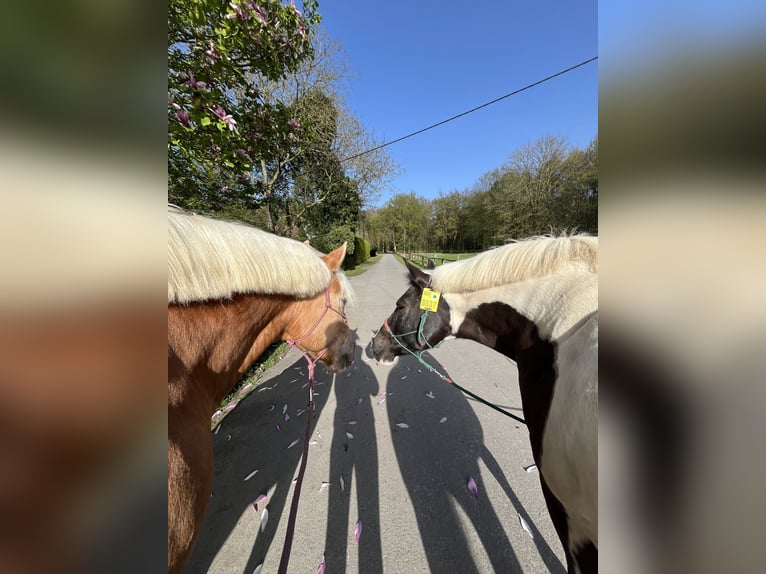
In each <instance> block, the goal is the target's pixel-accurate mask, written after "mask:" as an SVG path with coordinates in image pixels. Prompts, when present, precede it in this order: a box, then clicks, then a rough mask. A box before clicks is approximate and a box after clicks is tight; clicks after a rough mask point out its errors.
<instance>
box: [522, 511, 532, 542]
mask: <svg viewBox="0 0 766 574" xmlns="http://www.w3.org/2000/svg"><path fill="white" fill-rule="evenodd" d="M519 524H521V527H522V528H523V529H524V532H526V533H527V534H528V535H529V537H530V538H534V535H533V534H532V529H531V528H530V527H529V524H527V521H526V520H524V518H522V516H521V514H519Z"/></svg>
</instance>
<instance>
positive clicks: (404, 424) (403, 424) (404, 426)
mask: <svg viewBox="0 0 766 574" xmlns="http://www.w3.org/2000/svg"><path fill="white" fill-rule="evenodd" d="M396 426H398V427H399V428H400V429H408V428H410V425H408V424H407V423H396Z"/></svg>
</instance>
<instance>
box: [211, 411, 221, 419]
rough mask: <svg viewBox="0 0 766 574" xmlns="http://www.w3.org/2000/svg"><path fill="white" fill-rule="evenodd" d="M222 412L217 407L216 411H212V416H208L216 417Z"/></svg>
mask: <svg viewBox="0 0 766 574" xmlns="http://www.w3.org/2000/svg"><path fill="white" fill-rule="evenodd" d="M222 413H223V411H222V410H221V409H218V410H217V411H215V412H214V413H213V416H212V417H210V418H211V419H214V418H215V417H217V416H218V415H220V414H222Z"/></svg>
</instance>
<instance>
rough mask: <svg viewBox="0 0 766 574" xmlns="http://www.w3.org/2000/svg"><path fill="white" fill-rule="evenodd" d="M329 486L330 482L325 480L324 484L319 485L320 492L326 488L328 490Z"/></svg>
mask: <svg viewBox="0 0 766 574" xmlns="http://www.w3.org/2000/svg"><path fill="white" fill-rule="evenodd" d="M328 486H330V483H329V482H323V483H322V484H320V485H319V492H324V491H325V490H327V487H328Z"/></svg>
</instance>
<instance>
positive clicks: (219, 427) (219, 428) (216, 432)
mask: <svg viewBox="0 0 766 574" xmlns="http://www.w3.org/2000/svg"><path fill="white" fill-rule="evenodd" d="M219 430H221V425H218V426H217V427H215V432H214V433H213V434H218V431H219Z"/></svg>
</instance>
